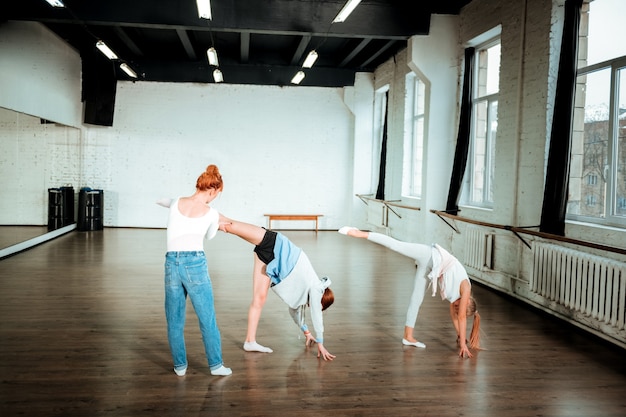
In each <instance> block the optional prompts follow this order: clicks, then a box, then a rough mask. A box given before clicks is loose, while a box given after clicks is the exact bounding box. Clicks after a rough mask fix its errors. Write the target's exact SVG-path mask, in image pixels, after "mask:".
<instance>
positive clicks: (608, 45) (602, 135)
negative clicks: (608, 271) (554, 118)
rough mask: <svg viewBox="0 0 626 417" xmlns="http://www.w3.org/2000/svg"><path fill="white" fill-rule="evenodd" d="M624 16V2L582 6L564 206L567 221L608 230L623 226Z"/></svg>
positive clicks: (599, 0)
mask: <svg viewBox="0 0 626 417" xmlns="http://www.w3.org/2000/svg"><path fill="white" fill-rule="evenodd" d="M623 16H626V2H624V1H623V0H594V1H591V2H589V3H587V2H585V4H584V5H583V10H582V13H581V26H580V32H579V33H580V41H579V42H580V47H579V50H580V51H581V54H580V56H579V65H578V77H577V84H576V97H575V104H574V106H575V110H574V119H573V134H572V155H571V163H570V178H569V198H568V205H567V217H568V218H569V219H573V220H580V221H587V222H592V223H600V224H606V225H612V226H626V207H625V206H626V204H625V201H626V44H625V43H624V42H619V41H618V40H619V39H624V38H625V37H626V29H625V26H624V24H623V22H621V21H620V17H623ZM621 20H623V19H621Z"/></svg>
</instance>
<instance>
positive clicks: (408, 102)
mask: <svg viewBox="0 0 626 417" xmlns="http://www.w3.org/2000/svg"><path fill="white" fill-rule="evenodd" d="M420 86H421V89H422V91H421V93H420V92H419V89H420ZM429 102H430V82H429V81H428V79H426V77H424V76H423V75H422V74H420V73H418V72H416V71H411V72H409V73H407V74H406V76H405V118H404V155H403V167H402V197H406V198H410V199H421V198H422V196H423V192H424V169H425V166H424V162H425V161H424V154H425V147H426V143H427V139H428V108H429ZM420 108H421V110H420ZM419 122H421V124H419ZM418 126H419V130H418V129H417V127H418Z"/></svg>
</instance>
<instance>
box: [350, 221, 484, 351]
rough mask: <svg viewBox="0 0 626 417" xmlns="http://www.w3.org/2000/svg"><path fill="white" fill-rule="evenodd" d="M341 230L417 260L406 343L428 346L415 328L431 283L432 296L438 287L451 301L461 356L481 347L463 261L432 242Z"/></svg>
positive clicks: (404, 339)
mask: <svg viewBox="0 0 626 417" xmlns="http://www.w3.org/2000/svg"><path fill="white" fill-rule="evenodd" d="M339 233H341V234H343V235H347V236H352V237H357V238H362V239H367V240H369V241H370V242H374V243H377V244H379V245H382V246H384V247H386V248H388V249H391V250H393V251H394V252H397V253H399V254H401V255H404V256H406V257H409V258H411V259H413V260H415V264H416V265H417V272H416V273H415V282H414V284H413V292H412V294H411V298H410V301H409V308H408V311H407V313H406V322H405V325H404V337H403V338H402V344H403V345H405V346H414V347H418V348H425V347H426V345H425V344H424V343H422V342H419V341H418V340H417V339H415V337H414V336H413V328H414V326H415V322H416V321H417V313H418V311H419V308H420V306H421V305H422V301H423V300H424V294H425V292H426V289H427V287H428V286H429V285H430V286H431V287H432V295H433V296H435V295H436V293H437V291H439V294H440V295H441V299H442V300H448V301H449V302H450V317H451V318H452V323H453V324H454V328H455V329H456V334H457V344H458V346H459V348H460V351H459V356H460V357H463V358H464V357H468V358H471V357H472V352H470V348H472V349H480V315H479V314H478V311H476V301H475V300H474V298H473V297H472V295H471V288H472V286H471V283H470V280H469V277H468V276H467V272H466V271H465V268H463V265H461V263H460V262H459V261H458V260H457V259H456V258H455V257H454V256H452V255H451V254H450V253H448V251H446V250H445V249H443V248H442V247H441V246H439V245H437V244H435V245H432V246H429V245H423V244H419V243H408V242H401V241H399V240H396V239H394V238H392V237H389V236H386V235H383V234H380V233H375V232H366V231H362V230H359V229H357V228H355V227H350V226H344V227H342V228H341V229H339ZM472 316H473V317H474V320H473V323H472V331H471V335H470V338H469V346H468V341H467V339H466V333H467V317H472Z"/></svg>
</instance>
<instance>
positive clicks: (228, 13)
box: [8, 0, 430, 39]
mask: <svg viewBox="0 0 626 417" xmlns="http://www.w3.org/2000/svg"><path fill="white" fill-rule="evenodd" d="M411 3H412V1H391V2H380V1H373V2H368V1H366V0H364V1H362V2H361V4H359V6H358V7H357V8H356V9H355V10H354V11H353V12H352V15H351V16H350V18H348V19H347V20H346V21H345V22H342V23H334V24H333V23H331V22H332V20H333V19H334V17H335V15H336V14H337V12H338V11H339V10H340V9H341V7H343V4H344V2H343V1H294V0H263V1H258V0H247V1H242V0H238V1H235V0H228V1H215V2H213V3H212V4H211V7H212V14H213V20H211V21H210V22H209V21H207V20H205V19H200V18H199V17H198V14H197V10H196V5H195V2H194V1H185V2H175V1H172V0H133V1H128V0H90V1H81V0H65V4H66V5H67V8H68V9H60V8H54V7H50V6H48V4H47V3H45V2H44V1H43V0H36V1H32V0H31V1H29V0H22V1H19V2H15V3H13V4H12V5H11V9H10V11H9V12H8V18H9V19H12V20H30V21H40V22H43V23H81V24H86V25H93V26H97V25H105V26H122V27H124V26H131V27H144V28H152V29H186V30H209V27H210V29H211V30H213V31H226V32H229V31H236V32H240V31H242V30H246V31H250V32H251V33H267V34H307V33H308V34H313V35H314V36H325V35H327V36H329V37H332V36H340V37H345V36H354V37H375V38H379V39H407V38H408V37H410V36H412V35H418V34H421V35H425V34H428V31H429V28H430V14H427V13H415V11H414V10H413V7H412V4H411ZM32 6H36V7H32Z"/></svg>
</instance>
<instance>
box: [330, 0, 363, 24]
mask: <svg viewBox="0 0 626 417" xmlns="http://www.w3.org/2000/svg"><path fill="white" fill-rule="evenodd" d="M360 2H361V0H348V2H347V3H346V5H345V6H343V8H342V9H341V10H340V11H339V13H337V17H335V20H333V23H341V22H344V21H345V20H346V19H347V18H348V16H349V15H350V13H352V11H353V10H354V9H355V8H356V6H358V5H359V3H360Z"/></svg>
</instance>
